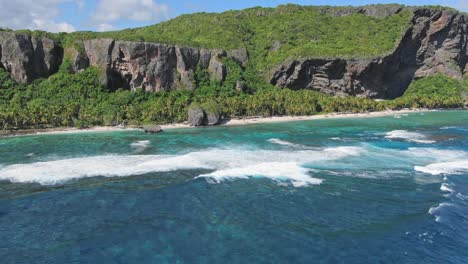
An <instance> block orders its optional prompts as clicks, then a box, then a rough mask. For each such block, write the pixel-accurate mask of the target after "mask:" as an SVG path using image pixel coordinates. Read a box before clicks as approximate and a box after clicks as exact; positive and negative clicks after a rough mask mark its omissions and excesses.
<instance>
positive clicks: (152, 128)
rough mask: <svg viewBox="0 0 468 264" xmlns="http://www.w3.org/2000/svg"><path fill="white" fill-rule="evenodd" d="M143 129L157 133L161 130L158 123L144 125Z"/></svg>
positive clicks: (146, 131) (149, 132) (150, 132)
mask: <svg viewBox="0 0 468 264" xmlns="http://www.w3.org/2000/svg"><path fill="white" fill-rule="evenodd" d="M143 131H145V133H148V134H157V133H161V132H163V130H162V128H161V126H160V125H144V126H143Z"/></svg>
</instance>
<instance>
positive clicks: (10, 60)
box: [0, 32, 63, 83]
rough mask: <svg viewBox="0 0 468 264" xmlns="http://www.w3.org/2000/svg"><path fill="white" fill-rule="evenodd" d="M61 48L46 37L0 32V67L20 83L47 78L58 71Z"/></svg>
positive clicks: (60, 60) (61, 54)
mask: <svg viewBox="0 0 468 264" xmlns="http://www.w3.org/2000/svg"><path fill="white" fill-rule="evenodd" d="M62 57H63V48H61V47H60V46H58V44H57V43H56V42H54V41H53V40H51V39H47V38H35V37H31V36H27V35H22V34H15V33H12V32H0V67H1V68H4V69H5V70H7V71H8V72H9V73H10V75H11V77H12V78H13V79H14V80H15V81H17V82H21V83H27V82H31V81H33V80H35V79H38V78H47V77H49V76H50V75H51V74H53V73H55V72H57V71H58V68H59V66H60V64H61V63H62Z"/></svg>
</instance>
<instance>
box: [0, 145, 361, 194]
mask: <svg viewBox="0 0 468 264" xmlns="http://www.w3.org/2000/svg"><path fill="white" fill-rule="evenodd" d="M363 151H365V150H364V149H363V148H360V147H337V148H326V149H322V150H302V151H293V152H291V151H268V150H242V149H238V150H235V149H234V150H232V149H230V150H226V149H211V150H204V151H199V152H191V153H188V154H182V155H175V156H168V155H123V156H97V157H84V158H75V159H67V160H56V161H46V162H36V163H29V164H15V165H9V166H5V167H2V168H0V179H2V180H10V181H12V182H37V183H40V184H46V185H47V184H57V183H61V182H64V181H68V180H71V179H77V178H85V177H97V176H104V177H123V176H131V175H142V174H146V173H151V172H167V171H176V170H189V169H207V170H215V172H214V173H216V171H218V174H213V176H220V177H219V180H222V179H225V178H227V174H232V175H231V178H242V177H245V176H262V177H268V178H273V179H280V178H281V177H282V178H283V179H289V180H291V181H292V182H293V184H295V185H296V186H301V185H305V183H307V184H314V183H317V182H318V181H317V180H316V179H312V178H311V177H310V176H308V175H307V176H306V173H307V171H306V170H307V169H301V168H299V167H300V164H307V163H308V162H317V161H319V162H320V161H322V162H326V161H327V160H337V159H342V158H345V157H349V156H356V155H360V153H362V152H363ZM265 164H268V166H267V165H265ZM292 164H296V165H292ZM285 165H287V166H286V168H288V169H281V168H282V166H285ZM239 168H240V169H239ZM205 176H206V175H205ZM221 176H222V177H221ZM306 177H310V179H308V178H306Z"/></svg>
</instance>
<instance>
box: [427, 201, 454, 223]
mask: <svg viewBox="0 0 468 264" xmlns="http://www.w3.org/2000/svg"><path fill="white" fill-rule="evenodd" d="M450 206H454V205H453V204H450V203H440V204H439V205H438V206H434V207H431V208H429V211H428V213H429V214H430V215H432V216H434V217H435V221H436V222H440V220H441V217H440V216H439V215H438V214H439V213H440V211H441V210H442V209H443V208H444V207H450Z"/></svg>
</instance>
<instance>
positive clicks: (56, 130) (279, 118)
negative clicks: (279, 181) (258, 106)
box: [21, 109, 437, 135]
mask: <svg viewBox="0 0 468 264" xmlns="http://www.w3.org/2000/svg"><path fill="white" fill-rule="evenodd" d="M428 111H437V110H427V109H415V110H410V109H405V110H398V111H396V110H387V111H382V112H369V113H357V114H349V113H331V114H325V115H312V116H273V117H249V118H243V119H230V120H225V121H224V122H223V123H222V124H221V125H220V126H240V125H250V124H263V123H278V122H291V121H306V120H319V119H331V118H363V117H382V116H392V115H393V116H395V117H400V116H401V115H404V114H408V113H418V112H428ZM161 128H162V129H163V130H167V129H180V128H193V127H191V126H189V125H188V124H186V123H176V124H166V125H161ZM127 130H140V129H139V128H132V127H123V126H117V127H102V126H99V127H92V128H87V129H78V128H52V129H50V130H47V129H46V130H43V131H42V130H41V131H32V132H31V133H29V132H27V131H26V132H25V133H21V134H22V135H28V134H29V135H31V134H67V133H87V132H88V133H89V132H110V131H127Z"/></svg>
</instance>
